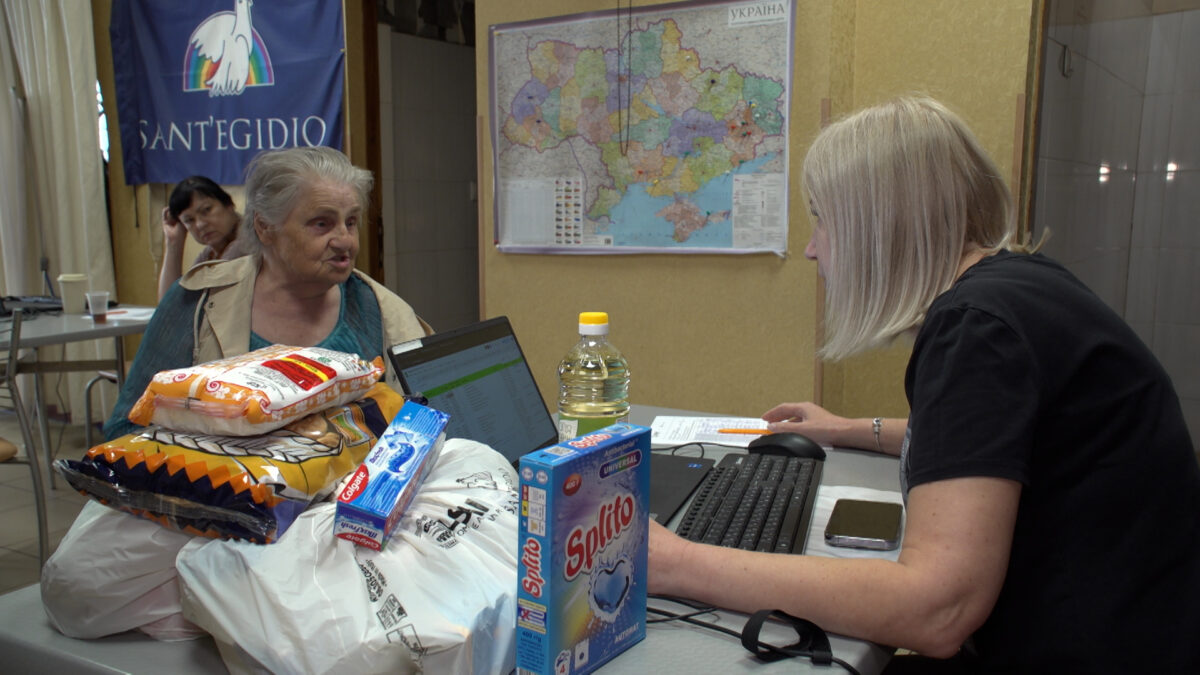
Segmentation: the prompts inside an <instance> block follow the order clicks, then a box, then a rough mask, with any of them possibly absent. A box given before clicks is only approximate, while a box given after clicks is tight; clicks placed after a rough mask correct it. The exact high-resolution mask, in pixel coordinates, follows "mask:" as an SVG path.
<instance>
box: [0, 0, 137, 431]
mask: <svg viewBox="0 0 1200 675" xmlns="http://www.w3.org/2000/svg"><path fill="white" fill-rule="evenodd" d="M0 12H2V13H3V17H0V18H2V19H3V21H2V22H0V29H3V32H2V33H0V59H2V60H3V61H4V63H3V64H2V66H0V77H4V81H3V83H2V84H3V87H4V92H3V94H4V105H3V107H4V108H5V112H4V113H2V115H3V116H2V117H0V139H3V142H5V143H11V144H14V145H12V147H5V148H4V153H3V157H2V158H0V162H2V165H3V169H4V176H3V178H2V179H0V202H2V203H3V204H4V205H5V207H4V208H3V210H0V217H2V218H3V220H2V221H0V247H3V249H4V254H3V260H4V278H5V282H6V290H5V292H6V293H8V294H18V293H19V294H31V293H36V294H40V293H42V292H44V291H43V287H42V284H41V282H40V279H41V272H40V266H39V263H40V260H41V259H42V257H43V256H44V257H45V258H46V259H47V260H48V263H49V274H50V277H51V279H52V280H56V279H57V277H58V275H59V274H60V273H63V272H67V273H77V272H82V273H86V274H87V275H88V277H89V284H90V286H91V288H93V289H96V290H108V291H110V292H112V291H115V290H116V288H115V285H114V278H113V256H112V244H111V238H110V233H109V229H108V218H107V213H106V206H105V189H104V166H103V162H102V160H101V157H100V144H99V131H98V129H97V104H96V49H95V42H94V40H93V35H92V12H91V6H90V4H88V3H83V2H79V1H78V0H4V2H3V3H0ZM22 100H23V105H24V109H25V117H24V120H21V119H20V117H19V115H18V114H17V112H18V109H19V104H20V103H21V101H22ZM22 135H23V136H24V138H23V139H22ZM22 148H23V149H22ZM22 206H24V209H23V212H22V208H21V207H22ZM30 279H36V280H38V281H36V283H35V285H34V286H32V287H31V286H30V285H29V282H30ZM55 292H56V293H57V292H58V288H57V283H56V282H55ZM98 350H106V351H105V352H103V353H106V354H111V353H112V346H111V341H110V340H104V341H101V342H96V343H76V344H74V345H71V346H70V347H68V348H67V349H66V356H68V357H71V358H95V357H96V356H97V351H98ZM56 356H57V355H55V354H52V353H51V354H43V355H42V356H41V358H43V359H45V358H48V357H49V358H55V357H56ZM91 375H92V374H91V373H83V374H72V375H71V376H70V377H68V378H65V379H60V378H58V377H53V378H50V377H48V378H47V383H46V384H47V385H48V386H47V389H48V391H47V396H46V398H47V402H49V403H51V404H57V405H59V406H60V407H61V406H63V405H65V406H66V407H68V408H69V409H71V410H80V411H82V410H83V406H82V398H81V396H82V393H81V392H82V389H83V382H85V381H86V379H87V378H89V377H91ZM68 399H71V400H68Z"/></svg>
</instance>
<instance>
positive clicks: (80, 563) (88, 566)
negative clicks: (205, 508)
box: [42, 502, 204, 640]
mask: <svg viewBox="0 0 1200 675" xmlns="http://www.w3.org/2000/svg"><path fill="white" fill-rule="evenodd" d="M192 538H193V537H192V536H191V535H189V534H184V533H182V532H174V531H172V530H168V529H166V528H164V527H160V526H159V525H157V524H155V523H152V522H150V521H148V520H143V519H141V518H138V517H137V516H133V515H130V514H128V513H122V512H121V511H117V510H115V509H110V508H108V507H107V506H103V505H101V504H99V503H97V502H88V503H87V504H84V506H83V510H82V511H80V512H79V517H78V518H76V519H75V522H74V523H73V524H72V525H71V529H70V530H68V531H67V534H66V536H64V537H63V540H62V542H61V543H60V544H59V545H58V549H57V550H56V551H55V552H54V555H52V556H50V560H48V561H46V564H45V566H44V567H42V604H43V605H44V606H45V608H46V615H47V616H48V617H49V618H50V623H52V624H54V627H55V628H57V629H58V630H59V632H61V633H62V634H64V635H68V636H70V637H74V638H98V637H103V636H105V635H113V634H115V633H123V632H125V631H127V630H134V629H137V630H141V631H142V632H144V633H146V634H148V635H150V637H153V638H156V639H159V640H179V639H189V638H195V637H199V636H202V635H204V631H203V630H201V629H199V628H197V627H196V626H194V625H192V624H191V623H190V622H188V621H187V620H186V619H184V618H183V613H182V609H181V607H180V605H179V584H178V580H177V577H178V574H177V573H176V571H175V556H176V555H178V553H179V551H180V550H181V549H182V548H183V547H184V546H185V545H186V544H187V543H188V542H189V541H191V540H192Z"/></svg>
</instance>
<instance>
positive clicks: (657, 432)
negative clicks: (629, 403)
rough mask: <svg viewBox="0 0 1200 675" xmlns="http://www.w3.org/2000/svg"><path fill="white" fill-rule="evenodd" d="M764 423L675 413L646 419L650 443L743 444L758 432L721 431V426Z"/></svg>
mask: <svg viewBox="0 0 1200 675" xmlns="http://www.w3.org/2000/svg"><path fill="white" fill-rule="evenodd" d="M766 428H767V423H766V422H764V421H763V420H761V419H759V418H757V417H677V416H673V415H660V416H659V417H655V418H654V421H653V422H651V423H650V443H651V444H652V445H655V446H664V445H683V444H684V443H720V444H722V445H735V446H738V447H740V448H744V447H746V446H747V445H749V444H750V441H753V440H754V439H756V438H758V437H759V436H760V435H761V434H756V433H721V430H722V429H745V430H749V431H754V430H762V431H766Z"/></svg>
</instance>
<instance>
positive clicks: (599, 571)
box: [516, 424, 650, 675]
mask: <svg viewBox="0 0 1200 675" xmlns="http://www.w3.org/2000/svg"><path fill="white" fill-rule="evenodd" d="M519 473H520V478H521V483H520V485H521V520H520V529H519V530H518V538H517V542H518V547H519V550H518V551H517V555H518V556H519V562H518V565H517V622H516V623H517V672H519V673H555V674H559V675H572V674H579V673H588V672H591V671H593V670H595V669H597V668H599V667H600V666H601V665H602V664H604V663H605V662H607V661H609V660H611V659H612V658H613V657H615V656H616V655H618V654H620V653H621V652H623V651H625V650H626V649H628V648H629V647H631V646H632V645H634V644H636V643H637V642H639V641H641V640H642V638H644V637H645V636H646V560H647V545H648V541H649V527H648V521H649V518H650V512H649V495H650V429H649V428H648V427H642V426H637V425H633V424H614V425H611V426H608V427H605V428H603V429H600V430H598V431H593V432H592V433H589V434H586V435H584V436H580V437H578V438H574V439H571V440H569V441H563V442H561V443H559V444H557V445H552V446H550V447H548V448H543V449H541V450H537V451H535V452H531V453H529V454H527V455H525V456H524V457H522V458H521V465H520V472H519Z"/></svg>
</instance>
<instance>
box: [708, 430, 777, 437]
mask: <svg viewBox="0 0 1200 675" xmlns="http://www.w3.org/2000/svg"><path fill="white" fill-rule="evenodd" d="M717 433H718V434H754V435H755V436H761V435H763V434H769V433H771V430H770V429H717Z"/></svg>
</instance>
